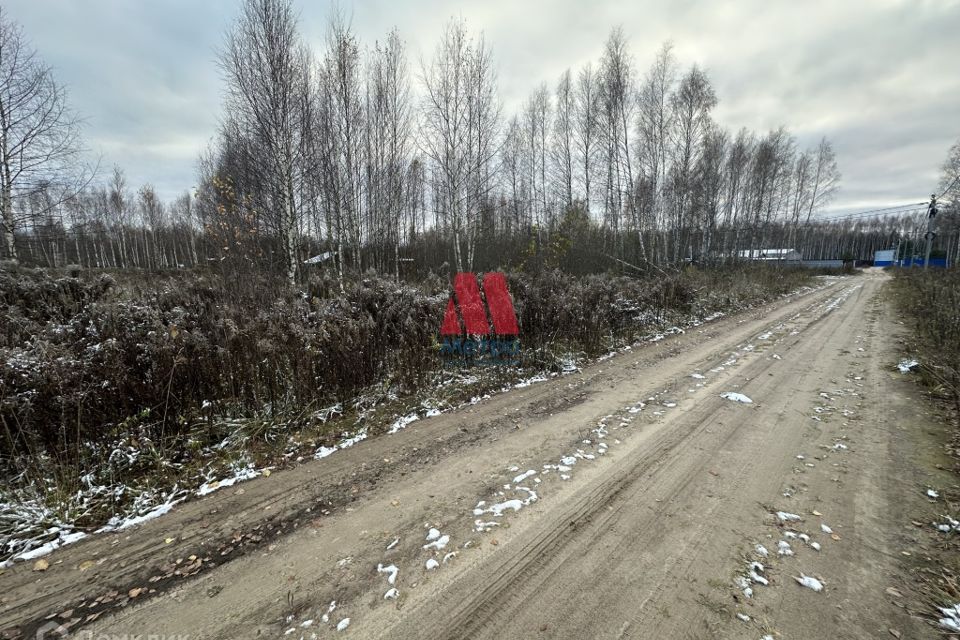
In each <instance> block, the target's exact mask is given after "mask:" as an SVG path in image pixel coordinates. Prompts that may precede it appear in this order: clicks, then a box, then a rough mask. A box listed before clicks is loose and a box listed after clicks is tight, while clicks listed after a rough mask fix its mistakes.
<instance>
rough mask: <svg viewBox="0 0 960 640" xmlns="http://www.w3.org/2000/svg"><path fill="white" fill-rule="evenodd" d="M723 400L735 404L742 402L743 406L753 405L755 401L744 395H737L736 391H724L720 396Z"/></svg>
mask: <svg viewBox="0 0 960 640" xmlns="http://www.w3.org/2000/svg"><path fill="white" fill-rule="evenodd" d="M720 397H721V398H726V399H727V400H732V401H733V402H742V403H743V404H753V400H751V399H750V398H748V397H747V396H745V395H743V394H742V393H737V392H736V391H724V392H723V393H721V394H720Z"/></svg>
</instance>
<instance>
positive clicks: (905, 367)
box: [897, 360, 920, 373]
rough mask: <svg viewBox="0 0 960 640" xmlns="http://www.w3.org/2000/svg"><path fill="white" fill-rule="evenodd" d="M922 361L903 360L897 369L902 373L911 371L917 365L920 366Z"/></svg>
mask: <svg viewBox="0 0 960 640" xmlns="http://www.w3.org/2000/svg"><path fill="white" fill-rule="evenodd" d="M919 366H920V363H919V362H917V361H916V360H901V361H900V362H899V364H897V369H899V370H900V373H910V371H912V370H913V369H914V368H915V367H919Z"/></svg>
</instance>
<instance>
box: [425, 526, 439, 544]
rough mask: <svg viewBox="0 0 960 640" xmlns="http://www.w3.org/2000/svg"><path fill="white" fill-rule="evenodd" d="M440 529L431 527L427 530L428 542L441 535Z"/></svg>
mask: <svg viewBox="0 0 960 640" xmlns="http://www.w3.org/2000/svg"><path fill="white" fill-rule="evenodd" d="M440 535H441V534H440V530H439V529H434V528H433V527H430V531H428V532H427V542H431V541H433V540H436V539H437V538H439V537H440Z"/></svg>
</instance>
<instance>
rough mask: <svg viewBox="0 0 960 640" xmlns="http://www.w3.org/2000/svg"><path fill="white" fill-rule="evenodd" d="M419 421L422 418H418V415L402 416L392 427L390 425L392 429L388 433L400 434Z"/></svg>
mask: <svg viewBox="0 0 960 640" xmlns="http://www.w3.org/2000/svg"><path fill="white" fill-rule="evenodd" d="M438 413H439V412H438ZM419 419H420V416H418V415H417V414H416V413H410V414H407V415H405V416H401V417H399V418H397V419H396V420H395V421H394V422H393V424H392V425H390V429H388V430H387V433H389V434H391V435H392V434H394V433H399V432H400V431H402V430H403V429H406V428H407V426H408V425H410V424H413V423H414V422H416V421H417V420H419Z"/></svg>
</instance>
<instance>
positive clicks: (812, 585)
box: [793, 573, 823, 593]
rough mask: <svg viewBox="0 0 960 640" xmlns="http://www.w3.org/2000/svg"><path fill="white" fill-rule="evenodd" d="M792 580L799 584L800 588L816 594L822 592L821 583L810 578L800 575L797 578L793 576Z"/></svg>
mask: <svg viewBox="0 0 960 640" xmlns="http://www.w3.org/2000/svg"><path fill="white" fill-rule="evenodd" d="M793 579H794V580H796V581H797V583H798V584H800V586H802V587H806V588H807V589H813V590H814V591H816V592H817V593H820V592H821V591H823V583H822V582H820V581H819V580H817V579H816V578H811V577H810V576H805V575H803V574H802V573H801V574H800V577H799V578H797V577H796V576H794V578H793Z"/></svg>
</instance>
